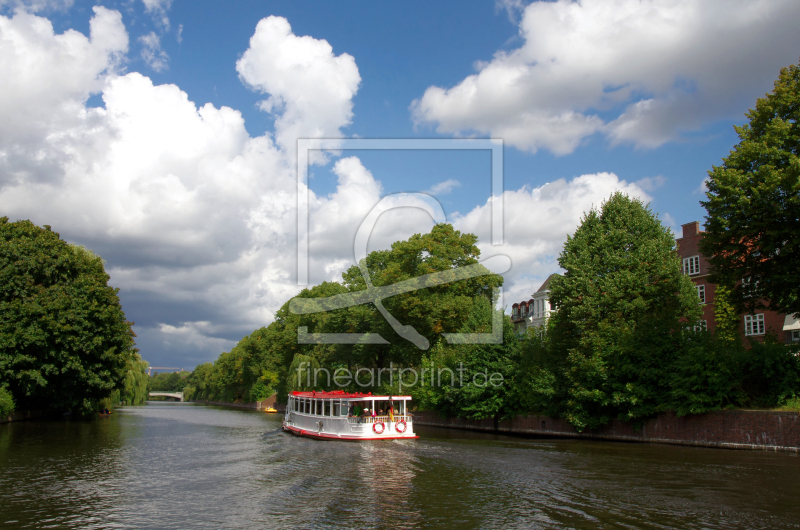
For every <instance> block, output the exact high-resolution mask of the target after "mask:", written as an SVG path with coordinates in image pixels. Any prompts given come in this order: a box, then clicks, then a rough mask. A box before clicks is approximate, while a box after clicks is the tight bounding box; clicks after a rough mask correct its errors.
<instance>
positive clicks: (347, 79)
mask: <svg viewBox="0 0 800 530" xmlns="http://www.w3.org/2000/svg"><path fill="white" fill-rule="evenodd" d="M236 71H237V72H239V77H240V78H241V79H242V81H243V82H244V83H245V84H247V85H248V86H250V87H251V88H253V89H254V90H258V91H260V92H262V93H264V94H269V96H270V97H269V98H268V99H266V100H264V101H262V102H261V108H262V109H263V110H264V111H266V112H272V113H274V114H275V115H276V116H277V117H276V120H275V130H276V134H275V138H276V142H277V144H278V145H279V146H280V147H281V148H282V149H283V150H285V151H286V152H287V153H294V150H295V144H296V140H297V138H335V137H339V136H341V131H340V129H341V128H342V127H345V126H346V125H348V124H349V123H350V120H351V118H352V115H353V101H352V99H353V96H355V94H356V92H357V91H358V85H359V83H360V82H361V76H360V75H359V73H358V67H357V66H356V62H355V59H353V57H352V56H351V55H348V54H346V53H343V54H341V55H338V56H337V55H334V53H333V48H332V47H331V45H330V44H328V42H327V41H325V40H317V39H314V38H312V37H308V36H305V37H298V36H297V35H295V34H294V33H292V28H291V26H290V25H289V22H287V21H286V19H284V18H281V17H274V16H271V17H267V18H265V19H263V20H261V21H260V22H259V23H258V26H256V31H255V34H254V35H253V36H252V37H251V38H250V47H249V48H248V49H247V51H245V52H244V54H243V55H242V57H241V59H239V60H238V61H237V62H236Z"/></svg>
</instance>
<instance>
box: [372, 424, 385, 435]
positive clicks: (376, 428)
mask: <svg viewBox="0 0 800 530" xmlns="http://www.w3.org/2000/svg"><path fill="white" fill-rule="evenodd" d="M378 425H380V426H381V430H380V431H379V430H378ZM385 429H386V425H384V424H383V422H382V421H381V422H376V423H373V424H372V432H374V433H375V434H383V431H384V430H385Z"/></svg>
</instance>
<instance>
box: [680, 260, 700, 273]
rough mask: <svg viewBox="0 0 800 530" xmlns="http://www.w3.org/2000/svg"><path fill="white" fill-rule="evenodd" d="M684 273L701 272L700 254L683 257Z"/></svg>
mask: <svg viewBox="0 0 800 530" xmlns="http://www.w3.org/2000/svg"><path fill="white" fill-rule="evenodd" d="M683 273H684V274H690V275H692V274H700V256H692V257H690V258H683Z"/></svg>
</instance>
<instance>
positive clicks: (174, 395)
mask: <svg viewBox="0 0 800 530" xmlns="http://www.w3.org/2000/svg"><path fill="white" fill-rule="evenodd" d="M155 396H164V397H171V398H177V399H179V400H181V401H183V392H150V397H155Z"/></svg>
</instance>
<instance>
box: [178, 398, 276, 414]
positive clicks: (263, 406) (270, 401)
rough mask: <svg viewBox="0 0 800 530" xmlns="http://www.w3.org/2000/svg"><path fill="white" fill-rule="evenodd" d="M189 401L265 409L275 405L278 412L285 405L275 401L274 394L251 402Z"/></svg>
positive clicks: (191, 401)
mask: <svg viewBox="0 0 800 530" xmlns="http://www.w3.org/2000/svg"><path fill="white" fill-rule="evenodd" d="M189 403H204V404H206V405H222V406H224V407H236V408H238V409H250V410H266V409H267V407H275V408H276V410H277V411H278V412H284V410H286V409H285V407H286V405H282V404H280V403H276V402H275V396H271V397H269V398H267V399H265V400H263V401H255V402H253V403H230V402H228V401H203V400H199V399H192V400H189Z"/></svg>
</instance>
